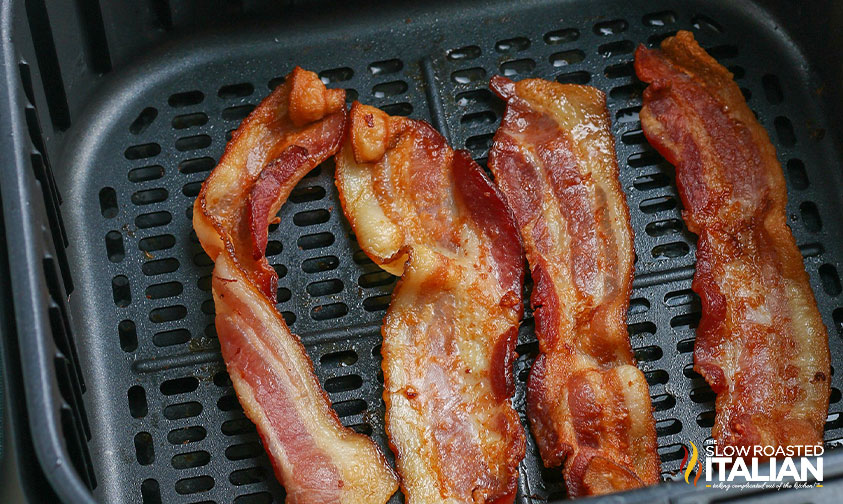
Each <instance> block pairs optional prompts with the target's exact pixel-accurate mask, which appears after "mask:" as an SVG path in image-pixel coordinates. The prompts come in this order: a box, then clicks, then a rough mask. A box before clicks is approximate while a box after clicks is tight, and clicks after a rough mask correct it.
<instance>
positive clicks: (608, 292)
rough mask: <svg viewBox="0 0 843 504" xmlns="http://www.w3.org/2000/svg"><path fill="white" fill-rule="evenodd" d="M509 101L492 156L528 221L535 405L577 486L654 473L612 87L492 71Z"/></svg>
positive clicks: (533, 412)
mask: <svg viewBox="0 0 843 504" xmlns="http://www.w3.org/2000/svg"><path fill="white" fill-rule="evenodd" d="M491 88H492V90H493V91H494V92H495V93H497V94H498V96H500V97H501V98H502V99H504V100H506V113H505V115H504V118H503V121H502V122H501V126H500V128H499V129H498V131H497V133H496V134H495V138H494V143H493V145H492V150H491V152H490V153H489V168H490V169H491V170H492V172H493V173H494V175H495V181H496V183H497V184H498V187H500V189H501V191H502V192H503V193H504V195H505V196H506V198H507V200H508V201H509V203H510V205H511V206H512V209H513V211H514V212H515V217H516V219H517V221H518V226H519V227H520V229H521V236H522V237H523V239H524V248H525V250H526V253H527V260H528V261H529V263H530V269H531V271H532V275H533V281H534V287H533V294H532V298H531V302H532V305H533V308H534V313H535V321H536V335H537V337H538V339H539V356H538V358H537V359H536V361H535V363H534V364H533V368H532V370H531V372H530V378H529V382H528V397H527V401H528V417H529V419H530V424H531V426H532V429H533V435H534V436H535V438H536V442H537V443H538V446H539V449H540V451H541V455H542V459H543V461H544V464H545V465H546V466H547V467H555V466H559V465H562V464H564V473H565V481H566V483H567V487H568V493H569V494H570V495H571V496H582V495H593V494H602V493H608V492H613V491H618V490H624V489H629V488H635V487H639V486H642V485H648V484H653V483H655V482H656V481H657V480H658V477H659V458H658V455H657V453H656V433H655V427H654V421H653V415H652V408H651V405H650V396H649V389H648V387H647V382H646V380H645V379H644V375H643V374H642V373H641V371H639V370H638V368H637V367H636V366H635V361H634V359H633V356H632V350H631V348H630V344H629V336H628V334H627V330H626V311H627V306H628V304H629V294H630V287H631V281H632V274H633V258H634V251H633V242H632V230H631V228H630V225H629V210H628V209H627V206H626V200H625V198H624V195H623V192H622V191H621V187H620V183H619V181H618V166H617V162H616V160H615V147H614V141H613V139H612V135H611V132H610V124H609V118H608V112H607V110H606V99H605V96H604V95H603V93H602V92H600V91H598V90H597V89H595V88H592V87H588V86H577V85H563V84H557V83H553V82H548V81H545V80H540V79H528V80H523V81H520V82H517V83H515V82H512V81H511V80H509V79H507V78H505V77H499V76H498V77H493V78H492V82H491Z"/></svg>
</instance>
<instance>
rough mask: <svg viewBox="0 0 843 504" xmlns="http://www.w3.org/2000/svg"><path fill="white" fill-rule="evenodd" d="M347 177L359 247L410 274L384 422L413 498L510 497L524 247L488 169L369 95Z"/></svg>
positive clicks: (519, 449) (399, 299)
mask: <svg viewBox="0 0 843 504" xmlns="http://www.w3.org/2000/svg"><path fill="white" fill-rule="evenodd" d="M336 181H337V187H338V188H339V192H340V196H341V200H342V204H343V209H344V210H345V214H346V216H347V217H348V220H349V221H350V222H351V226H352V228H353V229H354V232H355V234H356V235H357V239H358V241H359V243H360V246H361V247H362V248H363V250H364V251H365V252H366V254H367V255H368V256H369V257H371V258H372V260H373V261H375V262H376V263H377V264H379V265H380V266H381V267H383V268H384V269H385V270H387V271H389V272H392V273H394V274H399V275H401V280H400V282H399V283H398V286H397V287H396V289H395V292H394V293H393V297H392V303H391V304H390V307H389V311H388V312H387V315H386V318H385V320H384V325H383V336H384V342H383V349H382V352H383V371H384V387H385V388H384V400H385V402H386V407H387V411H386V428H387V432H388V434H389V438H390V443H391V445H392V447H393V451H395V454H396V458H397V466H398V472H399V474H400V476H401V486H402V489H403V491H404V494H405V495H406V497H407V502H409V503H410V504H422V503H484V502H485V503H492V502H499V503H503V502H512V500H513V498H514V496H515V491H516V482H517V477H518V472H517V468H518V462H519V461H520V460H521V458H522V457H523V456H524V432H523V430H522V428H521V425H520V423H519V421H518V416H517V414H516V413H515V411H514V410H513V409H512V406H511V404H510V396H511V395H512V393H513V381H512V372H513V370H512V359H513V356H514V346H515V340H516V338H517V330H518V324H519V321H520V319H521V315H522V304H521V289H522V283H523V255H522V251H521V242H520V240H519V237H518V231H517V229H516V227H515V223H514V221H513V218H512V216H511V213H510V210H509V209H508V207H507V206H506V204H505V203H504V202H503V200H502V198H501V196H500V193H499V192H498V191H497V189H496V188H495V187H494V185H492V184H491V182H489V180H488V179H487V178H486V176H485V175H484V173H483V171H482V169H481V168H480V167H479V166H478V165H477V164H476V163H475V162H474V161H473V160H472V159H471V158H470V157H469V155H468V154H467V153H465V152H462V151H457V152H454V151H453V150H452V149H451V148H450V147H449V146H448V145H447V144H446V143H445V139H444V138H442V136H441V135H440V134H439V133H437V132H436V131H435V130H434V129H433V128H432V127H431V126H430V125H429V124H427V123H425V122H422V121H415V120H412V119H407V118H404V117H391V116H388V115H387V114H385V113H384V112H382V111H380V110H378V109H376V108H373V107H368V106H365V105H361V104H359V103H355V104H354V105H353V106H352V108H351V113H350V118H349V133H348V136H347V139H346V141H345V143H344V144H343V146H342V148H341V149H340V152H339V154H337V172H336Z"/></svg>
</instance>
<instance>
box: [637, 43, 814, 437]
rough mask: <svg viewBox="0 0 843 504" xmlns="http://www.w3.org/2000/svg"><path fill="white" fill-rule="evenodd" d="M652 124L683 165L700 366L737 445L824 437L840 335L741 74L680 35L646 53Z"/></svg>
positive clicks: (721, 425) (644, 115)
mask: <svg viewBox="0 0 843 504" xmlns="http://www.w3.org/2000/svg"><path fill="white" fill-rule="evenodd" d="M635 70H636V73H637V74H638V77H639V78H640V79H641V80H643V81H644V82H648V83H650V86H649V87H648V88H647V89H646V90H645V91H644V106H643V108H642V110H641V112H640V118H641V125H642V126H643V129H644V133H645V135H646V136H647V139H648V140H649V142H650V144H652V145H653V147H655V148H656V150H658V151H659V152H660V153H661V154H662V155H663V156H664V157H665V158H666V159H667V160H668V161H670V162H671V163H672V164H673V165H675V166H676V179H677V185H678V187H679V193H680V195H681V197H682V202H683V204H684V207H685V210H684V211H683V217H684V219H685V222H686V223H687V225H688V228H689V229H690V230H691V231H692V232H694V233H697V234H698V235H699V241H698V244H697V271H696V275H695V276H694V283H693V290H694V291H695V292H696V293H697V294H699V295H700V298H701V299H702V320H701V321H700V324H699V327H698V328H697V340H696V345H695V347H694V369H695V370H696V371H697V372H699V373H700V374H702V375H703V376H704V377H705V379H706V380H707V381H708V383H709V384H710V385H711V388H712V389H713V390H714V392H715V393H716V394H717V400H716V410H717V413H716V416H715V423H714V428H713V430H712V435H713V436H714V439H715V440H716V441H717V442H718V443H720V444H725V445H734V446H743V445H772V446H788V445H809V444H810V445H813V444H819V443H821V442H822V439H823V426H824V424H825V419H826V415H827V413H828V400H829V387H830V377H831V375H830V372H829V349H828V334H827V332H826V328H825V326H824V325H823V322H822V319H821V318H820V314H819V311H818V310H817V305H816V302H815V300H814V295H813V292H812V291H811V286H810V284H809V283H808V276H807V275H806V273H805V269H804V266H803V263H802V256H801V255H800V253H799V249H798V248H797V247H796V243H795V241H794V239H793V235H792V234H791V232H790V229H789V228H788V226H787V219H786V210H785V205H786V203H787V192H786V187H785V181H784V175H783V173H782V168H781V165H780V164H779V162H778V160H777V159H776V151H775V149H774V147H773V145H772V143H770V139H769V137H768V136H767V132H766V131H765V130H764V128H763V127H761V125H760V124H759V123H758V121H757V120H756V118H755V115H754V114H753V113H752V111H751V110H750V109H749V107H748V106H747V104H746V101H745V100H744V98H743V95H742V93H741V91H740V89H739V88H738V86H737V84H735V82H734V80H733V79H732V74H731V73H730V72H729V71H728V70H726V68H724V67H723V66H722V65H720V64H719V63H717V61H715V60H714V58H712V57H711V56H710V55H709V54H708V53H706V52H705V51H704V50H703V49H702V48H701V47H700V46H699V45H698V44H697V42H696V41H695V40H694V36H693V35H692V34H691V33H690V32H686V31H680V32H679V33H678V34H677V35H676V36H675V37H670V38H668V39H666V40H665V41H664V42H663V43H662V46H661V50H649V49H646V48H645V47H644V46H640V47H639V48H638V50H637V51H636V54H635Z"/></svg>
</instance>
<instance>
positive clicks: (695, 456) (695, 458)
mask: <svg viewBox="0 0 843 504" xmlns="http://www.w3.org/2000/svg"><path fill="white" fill-rule="evenodd" d="M688 444H690V445H691V450H692V451H691V460H688V448H686V447H685V446H683V447H682V449H683V450H685V456H684V457H682V463H681V464H679V470H680V471H681V470H682V469H684V470H685V483H688V484H689V485H690V484H691V482H690V481H689V480H688V478H689V477H690V476H691V471H693V470H694V467H696V468H697V475H696V476H694V486H697V481H699V480H700V475H701V474H702V464H700V462H699V452H697V445H695V444H694V443H693V442H691V441H688ZM686 462H687V464H686Z"/></svg>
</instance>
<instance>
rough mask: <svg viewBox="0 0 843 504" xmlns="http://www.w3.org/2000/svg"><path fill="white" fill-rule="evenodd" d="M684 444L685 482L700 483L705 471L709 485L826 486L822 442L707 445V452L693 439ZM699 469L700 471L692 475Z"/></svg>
mask: <svg viewBox="0 0 843 504" xmlns="http://www.w3.org/2000/svg"><path fill="white" fill-rule="evenodd" d="M688 446H690V450H689V449H688V447H687V446H686V445H683V446H682V449H683V450H684V452H685V454H684V456H683V457H682V462H681V463H680V464H679V472H677V473H676V474H675V476H676V477H680V476H679V475H680V474H682V475H683V476H684V479H685V483H686V484H688V485H690V484H693V485H694V486H695V487H696V486H697V482H699V480H700V477H701V476H702V475H703V473H705V478H704V479H705V483H707V484H706V485H705V486H706V487H713V488H721V489H725V490H729V489H731V488H735V489H739V490H745V489H748V488H776V489H782V488H822V486H823V485H822V481H823V454H824V451H825V450H824V449H823V446H822V445H794V446H764V445H753V446H730V445H725V446H718V445H717V444H714V443H713V444H706V445H705V446H703V451H704V453H701V452H700V450H698V449H697V445H695V444H694V443H693V442H692V441H688ZM695 470H696V474H694V475H693V477H692V476H691V473H693V472H694V471H695Z"/></svg>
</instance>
